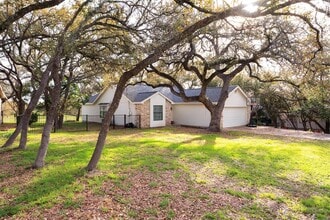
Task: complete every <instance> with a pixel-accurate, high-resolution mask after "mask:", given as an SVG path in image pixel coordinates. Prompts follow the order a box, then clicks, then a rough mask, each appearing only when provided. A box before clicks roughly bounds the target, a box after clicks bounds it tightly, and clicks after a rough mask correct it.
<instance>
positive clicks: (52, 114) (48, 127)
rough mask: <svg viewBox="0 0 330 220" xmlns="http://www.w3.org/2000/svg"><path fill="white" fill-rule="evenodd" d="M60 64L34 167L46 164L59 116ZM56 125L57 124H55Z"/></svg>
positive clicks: (54, 76) (55, 73) (54, 75)
mask: <svg viewBox="0 0 330 220" xmlns="http://www.w3.org/2000/svg"><path fill="white" fill-rule="evenodd" d="M58 68H59V67H58V66H57V67H56V68H54V72H53V78H54V81H55V87H54V88H53V89H52V91H51V92H50V98H51V105H50V108H49V111H48V112H47V116H46V123H45V126H44V129H43V131H42V136H41V141H40V146H39V150H38V154H37V157H36V160H35V162H34V164H33V168H42V167H43V166H44V164H45V158H46V155H47V150H48V145H49V139H50V133H51V131H52V127H53V125H54V122H55V120H56V117H57V111H58V106H59V103H60V99H61V79H60V76H59V75H57V74H58V73H57V72H58V71H57V70H58ZM54 126H55V125H54Z"/></svg>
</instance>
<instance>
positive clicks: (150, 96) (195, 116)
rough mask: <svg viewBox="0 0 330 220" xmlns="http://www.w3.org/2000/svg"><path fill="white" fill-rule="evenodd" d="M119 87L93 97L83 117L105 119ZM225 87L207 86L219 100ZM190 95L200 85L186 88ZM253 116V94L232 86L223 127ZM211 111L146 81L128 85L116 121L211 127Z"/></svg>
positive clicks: (159, 125) (84, 108)
mask: <svg viewBox="0 0 330 220" xmlns="http://www.w3.org/2000/svg"><path fill="white" fill-rule="evenodd" d="M114 91H115V87H108V88H106V89H104V90H103V91H102V92H101V93H99V94H96V95H93V96H91V97H90V99H89V101H88V102H87V103H86V104H85V105H83V106H82V112H81V114H82V115H83V118H85V116H86V115H88V121H91V122H101V121H102V118H103V116H104V114H105V112H106V110H107V109H108V107H109V105H110V103H111V100H112V99H113V95H114ZM220 91H221V88H220V87H214V88H211V87H210V88H207V91H206V95H207V97H208V98H209V99H210V100H211V101H213V102H216V101H217V99H218V98H219V95H220ZM185 93H186V95H187V96H194V95H198V94H199V93H200V89H187V90H185ZM249 117H250V105H249V98H248V97H247V95H246V94H245V93H244V92H243V91H242V89H241V88H240V87H239V86H230V88H229V97H228V99H227V100H226V103H225V108H224V111H223V115H222V118H223V120H222V122H223V127H224V128H226V127H236V126H243V125H246V124H248V122H249ZM210 119H211V116H210V112H209V111H208V110H207V109H206V108H205V107H204V105H203V104H202V103H200V102H184V101H183V100H182V99H181V98H180V97H178V96H176V95H174V94H173V93H171V91H170V90H169V89H168V88H157V89H154V88H152V87H150V86H147V85H145V84H138V85H135V86H128V87H126V89H125V91H124V94H123V96H122V98H121V100H120V104H119V106H118V109H117V111H116V112H115V117H114V121H113V123H115V124H119V125H125V124H127V123H133V124H134V125H136V126H138V127H142V128H148V127H161V126H167V125H170V124H176V125H186V126H196V127H208V125H209V123H210Z"/></svg>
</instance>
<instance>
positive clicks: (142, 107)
mask: <svg viewBox="0 0 330 220" xmlns="http://www.w3.org/2000/svg"><path fill="white" fill-rule="evenodd" d="M135 108H136V114H137V115H141V128H149V127H150V100H148V101H146V102H144V103H143V104H136V107H135Z"/></svg>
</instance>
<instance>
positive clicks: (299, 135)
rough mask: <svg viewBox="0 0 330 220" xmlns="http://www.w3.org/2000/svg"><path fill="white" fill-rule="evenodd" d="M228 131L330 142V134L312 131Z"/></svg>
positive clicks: (262, 127) (269, 129)
mask: <svg viewBox="0 0 330 220" xmlns="http://www.w3.org/2000/svg"><path fill="white" fill-rule="evenodd" d="M226 130H228V131H246V132H251V133H255V134H269V135H276V136H286V137H296V138H306V139H314V140H326V141H330V134H323V133H313V132H310V131H297V130H291V129H280V128H274V127H266V126H258V127H247V126H244V127H235V128H227V129H226Z"/></svg>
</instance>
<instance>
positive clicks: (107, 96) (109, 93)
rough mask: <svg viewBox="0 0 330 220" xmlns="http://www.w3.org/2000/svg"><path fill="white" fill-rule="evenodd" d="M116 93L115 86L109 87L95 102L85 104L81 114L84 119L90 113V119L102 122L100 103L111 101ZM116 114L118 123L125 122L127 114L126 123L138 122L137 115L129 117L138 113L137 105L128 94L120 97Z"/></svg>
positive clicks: (116, 122)
mask: <svg viewBox="0 0 330 220" xmlns="http://www.w3.org/2000/svg"><path fill="white" fill-rule="evenodd" d="M114 93H115V88H108V89H107V90H106V91H104V92H103V93H102V95H101V97H99V98H98V99H97V101H96V102H95V103H94V104H86V105H83V106H82V108H81V115H82V117H83V120H85V119H86V117H85V116H86V115H88V121H90V122H97V123H101V122H102V118H101V117H100V104H106V103H111V102H112V99H113V96H114ZM107 106H108V107H109V104H107ZM114 115H115V124H116V125H124V124H125V119H124V115H126V116H127V117H126V123H129V122H132V123H134V124H137V123H136V121H135V117H129V116H130V115H136V110H135V105H134V104H133V103H131V102H130V101H129V100H128V98H126V96H122V98H121V99H120V101H119V105H118V108H117V110H116V111H115V114H114Z"/></svg>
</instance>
